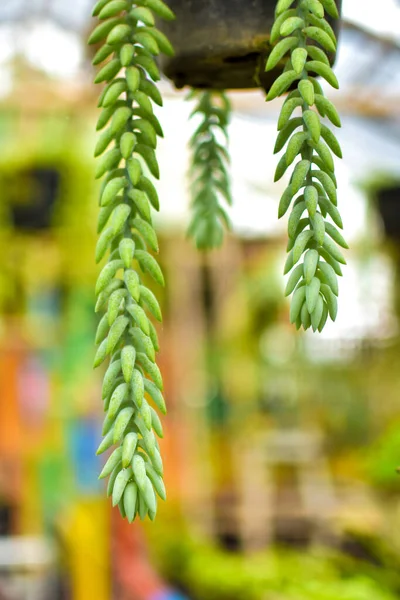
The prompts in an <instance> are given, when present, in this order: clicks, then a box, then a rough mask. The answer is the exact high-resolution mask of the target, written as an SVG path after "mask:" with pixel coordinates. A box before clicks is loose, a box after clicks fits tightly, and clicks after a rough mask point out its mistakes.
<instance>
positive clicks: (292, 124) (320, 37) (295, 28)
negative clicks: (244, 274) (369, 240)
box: [266, 0, 348, 331]
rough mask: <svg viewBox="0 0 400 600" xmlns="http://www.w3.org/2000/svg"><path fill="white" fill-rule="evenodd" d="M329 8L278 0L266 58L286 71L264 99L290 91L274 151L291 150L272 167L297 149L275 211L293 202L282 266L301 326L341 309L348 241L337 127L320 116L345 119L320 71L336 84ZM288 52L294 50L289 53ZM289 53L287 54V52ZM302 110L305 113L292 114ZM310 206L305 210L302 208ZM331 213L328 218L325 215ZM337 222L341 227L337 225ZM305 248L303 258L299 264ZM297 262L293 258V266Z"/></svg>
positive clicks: (320, 1)
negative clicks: (340, 281) (341, 279)
mask: <svg viewBox="0 0 400 600" xmlns="http://www.w3.org/2000/svg"><path fill="white" fill-rule="evenodd" d="M325 11H326V12H327V13H328V14H329V15H330V16H331V17H333V18H338V16H339V15H338V11H337V7H336V4H335V2H334V0H297V1H295V0H279V2H278V3H277V6H276V13H275V15H276V16H275V23H274V25H273V28H272V31H271V43H273V44H276V45H275V46H274V48H273V50H272V52H271V54H270V56H269V58H268V61H267V64H266V70H270V69H273V68H274V67H276V65H277V64H278V63H279V62H280V61H281V60H282V59H283V60H285V61H286V64H285V68H284V72H283V73H282V75H280V76H279V77H278V79H277V80H276V81H275V82H274V84H273V85H272V87H271V89H270V91H269V93H268V95H267V100H272V99H274V98H276V97H277V96H279V95H281V94H283V93H285V92H286V91H287V90H288V89H289V88H290V87H293V85H296V89H295V90H293V91H291V92H290V93H289V94H288V96H287V98H286V100H285V102H284V104H283V106H282V109H281V113H280V116H279V120H278V130H279V134H278V137H277V140H276V144H275V150H274V151H275V152H279V151H280V150H282V149H283V148H284V147H285V145H286V143H287V146H286V150H285V153H284V154H283V156H282V157H281V159H280V161H279V163H278V166H277V168H276V172H275V181H278V180H279V179H280V178H281V177H282V176H283V174H284V173H285V171H286V170H287V168H288V167H289V166H290V165H291V164H292V163H293V161H294V160H295V159H296V157H297V156H299V157H300V161H299V162H297V163H296V165H295V167H294V170H293V173H292V176H291V179H290V183H289V185H288V186H287V188H286V189H285V191H284V193H283V195H282V197H281V200H280V203H279V210H278V216H279V218H280V217H282V216H283V215H284V214H285V213H286V212H287V211H288V209H289V207H290V206H291V207H292V208H291V214H290V217H289V223H288V234H289V242H288V248H287V250H288V253H289V254H288V257H287V260H286V265H285V269H284V272H285V274H286V273H288V272H289V271H291V274H290V276H289V279H288V282H287V286H286V295H289V294H291V293H292V292H293V296H292V301H291V308H290V321H291V323H295V324H296V327H297V329H299V328H300V327H301V326H303V328H304V329H308V328H309V327H310V326H312V328H313V330H314V331H316V330H317V329H318V331H322V329H323V327H324V325H325V323H326V321H327V318H328V315H329V316H330V318H331V319H332V320H333V321H334V320H335V319H336V315H337V296H338V280H337V276H338V275H342V271H341V267H340V265H341V264H346V261H345V259H344V257H343V255H342V253H341V251H340V250H339V248H338V246H337V245H339V246H341V247H342V248H348V246H347V243H346V241H345V240H344V238H343V236H342V234H341V233H340V232H339V231H338V229H337V227H339V228H343V224H342V219H341V216H340V213H339V211H338V209H337V193H336V187H337V184H336V177H335V174H334V162H333V157H332V154H331V151H332V152H333V153H334V154H336V156H338V157H339V158H341V157H342V151H341V148H340V145H339V142H338V141H337V139H336V137H335V135H334V133H332V131H331V130H330V129H329V128H328V127H327V125H326V124H324V123H321V119H320V117H327V118H328V119H329V120H330V121H331V123H333V125H336V126H337V127H340V125H341V123H340V118H339V115H338V113H337V111H336V109H335V107H334V105H333V104H332V102H330V101H329V100H328V99H327V98H325V96H324V93H323V90H322V88H321V86H320V84H319V83H318V81H317V80H316V79H315V76H316V75H319V76H321V77H323V78H324V79H325V80H326V81H327V82H328V83H329V84H330V85H331V86H333V87H334V88H338V87H339V84H338V82H337V79H336V76H335V75H334V73H333V71H332V69H331V66H330V61H329V58H328V55H327V53H328V54H329V53H334V52H335V51H336V37H335V33H334V31H333V29H332V27H331V26H330V25H329V23H328V21H327V20H326V19H325ZM288 52H290V57H287V56H286V55H287V53H288ZM285 57H286V58H285ZM296 110H299V111H300V113H301V115H300V116H294V117H293V116H292V115H293V113H294V111H296ZM304 213H305V216H303V215H304ZM327 216H329V217H330V219H331V221H332V222H331V221H328V220H326V217H327ZM335 225H336V226H337V227H335ZM303 254H304V258H303V262H302V263H300V264H298V262H299V260H300V259H301V257H302V256H303ZM295 265H296V266H295Z"/></svg>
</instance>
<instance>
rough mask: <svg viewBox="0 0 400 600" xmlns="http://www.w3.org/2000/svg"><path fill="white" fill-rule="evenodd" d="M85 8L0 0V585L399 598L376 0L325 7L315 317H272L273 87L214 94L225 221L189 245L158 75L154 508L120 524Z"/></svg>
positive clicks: (392, 78) (388, 201)
mask: <svg viewBox="0 0 400 600" xmlns="http://www.w3.org/2000/svg"><path fill="white" fill-rule="evenodd" d="M91 5H92V1H91V0H69V1H68V2H64V1H62V0H29V1H28V0H1V3H0V196H1V202H0V255H1V257H2V258H1V261H0V599H1V600H39V599H40V600H50V599H51V600H61V599H68V600H83V599H85V600H87V599H88V598H89V599H90V598H96V600H173V599H175V600H178V599H179V598H180V599H187V600H191V599H193V600H338V599H339V598H340V600H372V599H373V600H394V599H395V598H399V597H400V569H399V567H400V502H399V500H400V488H399V475H398V474H397V473H396V467H398V466H399V465H400V411H399V396H400V368H399V361H400V332H399V317H400V293H399V292H400V278H399V274H400V209H399V202H400V108H399V107H400V3H399V2H396V0H381V1H380V2H379V4H377V3H375V2H372V1H371V0H370V1H367V2H361V0H343V22H342V29H341V34H340V43H339V53H338V57H337V63H336V73H337V76H338V79H339V81H340V82H341V89H340V90H339V91H334V92H332V91H331V90H327V94H328V95H329V97H330V98H331V99H332V100H333V101H334V102H335V104H336V105H337V107H338V109H339V112H340V114H341V116H342V123H343V127H342V129H341V130H340V131H339V132H338V138H339V141H340V143H341V145H342V148H343V154H344V160H343V161H337V176H338V182H339V202H340V208H341V211H342V214H343V217H344V218H343V220H344V227H345V235H346V238H347V240H348V241H349V243H350V244H351V250H350V251H349V252H348V253H347V255H346V257H347V258H348V267H346V268H345V276H344V278H343V280H342V281H341V286H340V299H339V300H340V302H339V316H338V319H337V322H336V323H335V324H330V325H328V326H327V327H326V328H325V330H324V332H323V333H322V334H320V335H314V334H312V333H308V332H307V333H306V334H298V333H297V332H296V331H295V329H294V328H293V327H292V326H290V324H289V319H288V308H289V305H288V302H287V300H284V298H283V290H284V278H283V276H282V267H283V264H284V261H285V246H286V233H285V230H286V224H285V223H284V222H277V204H278V201H279V197H280V193H281V192H282V190H283V187H284V185H285V183H282V182H280V183H279V184H273V183H272V182H273V173H274V171H275V165H276V159H275V158H274V157H273V156H272V149H273V146H274V143H275V130H276V125H275V123H276V118H277V114H278V110H279V105H280V102H279V101H276V102H275V101H274V102H273V103H269V104H268V105H266V104H265V102H264V98H263V94H262V93H261V92H252V93H248V92H246V93H244V92H240V93H232V94H231V95H230V98H231V100H232V103H233V107H234V113H233V118H232V123H231V127H230V151H231V155H232V187H233V197H234V207H233V208H232V210H231V213H230V214H231V218H232V222H233V232H232V234H231V235H230V236H229V237H228V239H227V240H226V242H225V245H224V247H223V248H222V249H221V250H219V251H218V252H213V253H211V254H210V255H201V254H198V253H197V252H196V251H195V250H194V249H193V248H192V245H191V243H190V242H189V241H188V240H187V239H186V238H185V229H186V227H187V223H188V218H189V215H188V205H189V196H188V185H187V179H186V173H187V169H188V161H189V155H188V150H187V140H188V139H189V137H190V135H191V133H192V131H193V127H194V125H193V123H191V122H189V121H188V116H189V114H190V112H191V110H192V108H193V107H192V105H191V103H190V102H184V97H185V94H186V92H177V91H175V90H174V89H173V87H172V85H171V84H169V83H168V82H167V81H166V80H165V81H162V82H161V88H162V92H163V95H164V98H165V103H164V104H165V105H164V108H163V109H161V110H159V117H160V120H161V122H162V125H163V128H164V132H165V140H162V142H161V143H160V145H159V148H160V166H161V175H162V177H161V182H160V185H159V189H160V198H161V202H162V209H161V213H160V214H159V215H157V217H156V222H157V225H158V230H159V234H160V239H161V252H160V256H161V261H162V264H163V268H164V272H165V273H166V275H167V288H166V291H165V292H163V296H162V304H163V310H164V315H165V322H164V325H163V327H162V329H161V332H160V333H161V347H162V351H161V354H160V365H161V369H162V371H163V374H164V378H165V382H166V397H167V402H168V406H169V413H168V415H167V417H166V418H165V419H164V422H165V432H166V435H165V440H163V441H162V452H163V456H164V457H165V464H166V483H167V489H168V500H167V503H164V504H162V505H161V506H160V508H159V513H158V516H157V520H156V522H155V523H150V524H141V523H135V524H134V525H128V524H127V523H125V522H122V520H121V518H120V515H119V512H118V511H116V510H111V508H110V503H109V502H108V500H106V498H105V490H104V485H103V483H102V482H99V481H98V479H97V476H98V473H99V471H100V468H101V462H102V459H101V458H99V457H96V455H95V451H96V448H97V446H98V443H99V440H100V435H101V433H100V430H101V424H100V423H101V419H102V414H101V411H102V408H101V403H100V382H101V373H97V372H96V373H93V371H92V360H93V356H94V345H93V339H94V332H95V329H96V325H97V321H96V319H97V317H96V316H95V315H94V313H93V305H94V293H93V289H94V282H95V278H96V273H97V271H98V268H97V267H96V266H95V264H94V247H95V242H96V233H95V222H96V212H97V194H98V186H97V184H96V183H95V182H94V177H93V172H94V160H93V158H92V155H93V148H94V144H95V133H94V132H95V122H96V117H97V109H96V104H97V101H96V97H97V94H98V90H96V89H95V87H94V86H93V85H92V84H91V81H92V80H93V69H92V67H91V64H90V60H91V56H90V54H89V51H88V50H87V48H86V45H85V40H86V39H87V35H88V33H89V32H90V30H91V29H92V28H93V26H94V20H93V19H92V18H91V16H90V12H91V8H92V6H91Z"/></svg>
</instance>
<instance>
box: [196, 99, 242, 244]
mask: <svg viewBox="0 0 400 600" xmlns="http://www.w3.org/2000/svg"><path fill="white" fill-rule="evenodd" d="M192 98H196V100H197V104H196V106H195V109H194V110H193V112H192V115H191V116H193V115H196V116H198V117H200V119H202V120H201V122H200V125H199V126H198V127H197V129H196V131H195V132H194V134H193V136H192V138H191V140H190V149H191V166H190V180H191V197H192V203H191V209H192V219H191V223H190V226H189V230H188V234H189V236H190V237H192V238H193V240H194V242H195V244H196V246H197V248H199V249H202V250H210V249H212V248H216V247H218V246H220V245H221V244H222V241H223V236H224V229H225V228H230V222H229V217H228V215H227V213H226V211H225V208H224V204H228V205H230V204H232V197H231V185H230V176H229V170H228V169H229V153H228V130H227V128H228V125H229V122H230V118H231V106H230V102H229V100H228V97H227V95H226V94H225V93H224V92H218V91H205V92H200V91H198V92H196V91H192V92H191V93H190V94H189V96H188V99H192ZM218 138H219V140H218Z"/></svg>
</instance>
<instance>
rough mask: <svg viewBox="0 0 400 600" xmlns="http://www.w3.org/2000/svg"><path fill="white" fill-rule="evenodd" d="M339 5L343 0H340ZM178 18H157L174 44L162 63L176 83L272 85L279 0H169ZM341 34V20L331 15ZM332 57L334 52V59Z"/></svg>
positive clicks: (216, 86)
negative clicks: (268, 62)
mask: <svg viewBox="0 0 400 600" xmlns="http://www.w3.org/2000/svg"><path fill="white" fill-rule="evenodd" d="M336 4H337V6H338V8H339V10H340V6H341V0H337V2H336ZM168 5H169V6H170V7H171V9H172V10H173V11H174V13H175V15H176V20H175V21H169V22H165V21H163V22H162V23H160V24H159V27H160V29H161V30H162V31H163V32H164V33H165V34H166V35H167V36H168V38H169V40H170V41H171V42H172V45H173V46H174V48H175V56H174V57H172V58H163V59H162V61H161V68H162V70H163V72H164V73H165V75H166V76H167V77H169V78H170V79H172V81H173V82H174V84H175V85H176V87H177V88H182V87H184V86H185V85H188V86H191V87H195V88H202V89H204V88H213V89H251V88H257V87H260V86H261V87H263V88H264V89H265V90H268V89H269V88H270V86H271V85H272V83H273V81H275V79H276V77H277V76H278V75H279V74H280V72H281V70H279V69H276V70H273V71H270V72H268V73H265V71H264V65H265V59H266V57H267V56H268V54H269V52H270V48H271V46H270V44H269V34H270V31H271V27H272V24H273V21H274V11H275V6H276V0H168ZM328 20H329V21H330V23H331V25H332V27H333V28H334V30H335V33H336V34H337V29H338V21H337V20H335V19H333V20H331V19H330V18H329V17H328ZM333 58H334V57H332V60H333Z"/></svg>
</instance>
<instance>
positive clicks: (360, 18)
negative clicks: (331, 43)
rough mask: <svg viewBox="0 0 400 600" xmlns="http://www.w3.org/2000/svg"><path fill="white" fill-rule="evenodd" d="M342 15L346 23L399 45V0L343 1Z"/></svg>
mask: <svg viewBox="0 0 400 600" xmlns="http://www.w3.org/2000/svg"><path fill="white" fill-rule="evenodd" d="M342 13H343V17H344V18H345V19H347V20H348V21H351V22H352V23H355V24H356V25H360V26H361V27H364V28H365V29H368V30H369V31H371V32H373V33H377V34H379V35H385V36H388V37H389V38H392V39H396V40H397V41H398V42H399V43H400V2H399V0H379V2H375V1H373V0H343V5H342Z"/></svg>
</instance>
